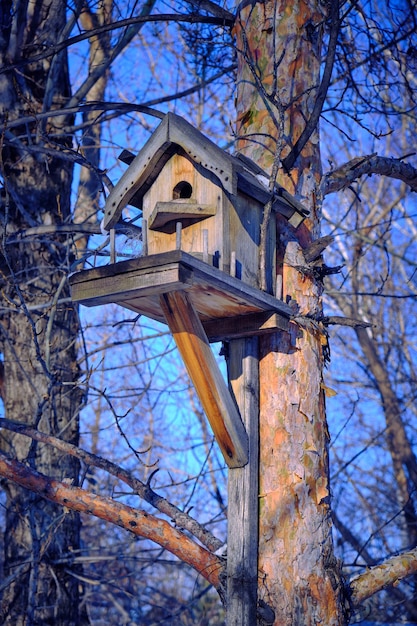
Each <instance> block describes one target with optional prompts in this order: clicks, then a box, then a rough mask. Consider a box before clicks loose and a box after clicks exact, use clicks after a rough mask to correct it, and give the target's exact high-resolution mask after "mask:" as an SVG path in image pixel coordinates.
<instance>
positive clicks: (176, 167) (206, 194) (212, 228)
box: [143, 154, 228, 269]
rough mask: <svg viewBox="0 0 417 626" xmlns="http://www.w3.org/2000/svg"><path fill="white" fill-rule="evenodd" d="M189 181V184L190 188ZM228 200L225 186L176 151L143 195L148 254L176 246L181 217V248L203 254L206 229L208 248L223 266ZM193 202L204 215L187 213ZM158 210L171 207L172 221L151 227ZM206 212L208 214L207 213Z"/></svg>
mask: <svg viewBox="0 0 417 626" xmlns="http://www.w3.org/2000/svg"><path fill="white" fill-rule="evenodd" d="M187 183H188V185H190V187H188V188H187V186H186V184H187ZM178 196H180V197H178ZM181 196H185V197H181ZM225 200H226V198H225V196H224V194H223V191H222V189H221V188H220V187H219V186H218V185H216V184H215V183H213V182H212V181H211V180H210V179H209V178H207V177H205V176H203V175H202V174H201V173H200V172H199V171H198V170H197V169H196V167H195V165H194V163H192V162H191V161H190V160H189V159H188V158H186V157H184V156H182V155H180V154H174V156H172V157H171V158H170V159H169V161H168V162H167V163H166V164H165V165H164V167H163V168H162V170H161V172H160V173H159V176H158V177H157V179H156V180H155V182H154V183H153V185H152V186H151V187H150V189H149V190H148V191H147V193H146V194H145V196H144V198H143V218H144V220H146V221H147V224H148V232H147V243H148V254H158V253H161V252H168V251H171V250H175V249H176V244H177V238H176V232H175V223H176V222H177V221H180V222H181V223H182V232H181V250H183V251H184V252H188V253H189V254H193V255H195V256H198V257H200V258H202V255H203V252H204V234H203V232H204V231H207V235H206V236H207V243H208V248H207V252H208V254H209V255H212V256H213V257H215V258H216V259H218V266H219V267H220V269H224V268H223V264H224V263H225V261H226V258H225V255H226V254H227V248H228V246H227V245H226V247H225V245H224V244H225V242H227V236H226V233H225V212H226V213H227V210H228V208H227V207H225V206H224V204H225V203H224V201H225ZM190 206H193V207H195V206H197V207H198V208H200V209H201V218H196V217H192V218H190V219H188V218H187V217H186V215H187V211H188V210H189V207H190ZM161 207H162V208H161ZM181 207H183V212H182V211H181ZM158 211H159V212H161V211H168V212H169V211H172V221H171V222H169V221H166V225H165V226H164V227H162V228H158V227H157V228H156V229H155V228H153V227H152V220H153V219H154V218H155V213H156V212H158ZM205 213H207V214H209V216H208V217H205ZM210 214H211V215H210ZM165 216H166V213H165ZM165 220H167V218H166V217H165Z"/></svg>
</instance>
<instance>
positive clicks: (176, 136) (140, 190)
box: [103, 113, 306, 293]
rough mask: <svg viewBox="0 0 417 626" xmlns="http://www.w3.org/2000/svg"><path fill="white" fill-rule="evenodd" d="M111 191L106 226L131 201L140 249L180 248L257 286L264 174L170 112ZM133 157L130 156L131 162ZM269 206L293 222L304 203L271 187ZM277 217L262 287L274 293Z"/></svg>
mask: <svg viewBox="0 0 417 626" xmlns="http://www.w3.org/2000/svg"><path fill="white" fill-rule="evenodd" d="M122 158H124V159H125V160H127V161H130V164H129V167H128V169H127V171H126V172H125V173H124V175H123V176H122V178H121V179H120V181H119V182H118V184H117V185H116V186H115V187H114V189H113V190H112V191H111V193H110V195H109V197H108V199H107V202H106V207H105V215H104V219H103V226H104V228H105V229H106V230H108V229H110V228H112V227H114V226H115V225H116V223H117V221H118V220H119V219H120V216H121V212H122V210H123V208H124V207H125V206H126V205H127V204H130V205H132V206H134V207H136V208H138V209H140V210H141V211H142V214H143V222H142V224H143V225H142V237H143V245H144V253H145V254H148V255H152V254H161V253H164V252H169V251H172V250H176V249H177V250H178V249H180V250H182V251H183V252H186V253H188V254H191V255H192V256H193V257H195V258H198V259H200V260H202V261H204V262H206V263H208V264H209V265H211V266H212V267H216V268H219V269H220V270H222V271H223V272H226V273H227V274H229V275H231V276H234V277H236V278H238V279H239V280H242V281H243V282H244V283H246V284H248V285H252V286H253V287H257V286H258V271H259V251H260V231H261V223H262V219H263V210H264V206H265V204H266V203H267V202H268V200H269V199H270V197H271V193H270V192H269V191H268V179H267V178H266V175H265V173H264V172H263V171H262V170H261V169H260V168H258V167H257V166H256V165H255V164H254V163H252V162H251V161H249V159H244V158H242V157H233V156H231V155H229V154H228V153H226V152H224V151H223V150H221V149H220V148H219V147H218V146H216V145H215V144H214V143H212V142H211V141H210V140H209V139H208V138H207V137H205V136H204V135H203V134H202V133H200V132H199V131H198V130H197V129H195V128H194V127H193V126H191V125H190V124H189V123H188V122H186V121H185V120H184V119H182V118H181V117H178V116H177V115H174V114H172V113H168V114H167V115H166V116H165V118H164V120H163V122H162V123H161V124H160V126H159V127H158V128H157V130H156V131H155V133H154V134H153V135H152V136H151V138H150V139H149V141H148V142H147V143H146V145H145V146H144V147H143V148H142V150H141V151H140V152H139V154H138V155H137V156H136V157H135V158H133V157H131V158H129V155H127V156H126V155H125V156H124V157H123V155H122ZM131 159H133V160H131ZM273 210H274V211H278V212H279V213H281V214H283V215H284V216H285V217H286V218H287V219H288V220H289V222H290V223H291V224H292V225H294V226H298V225H299V224H300V223H301V222H302V220H303V219H304V218H305V216H306V210H305V209H304V207H303V206H302V205H301V204H300V203H299V202H298V201H297V200H296V199H295V198H293V197H292V196H291V195H290V194H288V192H286V191H285V190H284V189H282V188H280V187H276V189H275V191H274V193H273ZM275 231H276V228H275V220H270V224H269V225H268V236H267V241H266V250H265V258H266V264H265V265H266V267H267V270H268V271H267V277H266V284H267V291H268V292H269V293H273V292H274V283H275V274H276V272H275V267H276V264H275V250H276V241H275V236H276V235H275Z"/></svg>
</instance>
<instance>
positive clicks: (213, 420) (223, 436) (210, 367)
mask: <svg viewBox="0 0 417 626" xmlns="http://www.w3.org/2000/svg"><path fill="white" fill-rule="evenodd" d="M160 303H161V308H162V311H163V313H164V315H165V319H166V321H167V324H168V326H169V329H170V331H171V333H172V335H173V337H174V340H175V343H176V344H177V347H178V350H179V351H180V354H181V356H182V358H183V361H184V363H185V366H186V368H187V371H188V374H189V376H190V378H191V380H192V382H193V384H194V387H195V389H196V392H197V394H198V397H199V398H200V402H201V404H202V406H203V409H204V411H205V413H206V415H207V418H208V420H209V422H210V425H211V428H212V430H213V433H214V436H215V438H216V441H217V443H218V445H219V447H220V450H221V451H222V454H223V456H224V459H225V461H226V463H227V465H228V466H229V467H243V466H244V465H246V463H247V462H248V437H247V434H246V430H245V427H244V425H243V423H242V420H241V418H240V415H239V411H238V409H237V407H236V404H235V402H234V400H233V398H232V396H231V394H230V392H229V389H228V387H227V384H226V382H225V380H224V378H223V376H222V373H221V372H220V369H219V366H218V364H217V362H216V359H215V358H214V355H213V353H212V351H211V348H210V344H209V341H208V339H207V335H206V333H205V331H204V328H203V326H202V324H201V321H200V318H199V316H198V313H197V312H196V310H195V308H194V306H193V303H192V302H191V300H190V298H189V297H188V295H187V293H186V292H185V291H182V290H180V291H171V292H168V293H164V294H162V295H161V296H160Z"/></svg>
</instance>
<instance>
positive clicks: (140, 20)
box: [0, 13, 234, 74]
mask: <svg viewBox="0 0 417 626" xmlns="http://www.w3.org/2000/svg"><path fill="white" fill-rule="evenodd" d="M233 21H234V20H231V21H228V20H227V19H225V18H224V17H222V18H219V17H215V16H210V15H209V16H207V15H196V14H190V15H181V14H178V13H159V14H154V15H145V16H143V15H139V16H136V17H129V18H126V19H124V20H119V21H118V22H112V23H111V24H104V25H103V26H99V27H97V28H94V29H92V30H88V31H86V32H84V33H81V34H80V35H76V36H74V37H70V38H69V39H67V40H66V41H62V42H60V43H58V44H55V45H53V46H48V49H47V50H45V51H43V52H41V53H40V54H36V55H33V56H32V57H26V58H24V59H21V60H19V61H18V62H16V63H10V64H9V65H4V66H3V67H2V68H0V74H3V73H5V72H9V71H10V70H13V69H16V68H18V67H22V66H24V65H28V64H29V63H35V62H37V61H41V60H42V59H46V58H48V57H51V56H53V55H54V54H57V53H58V52H60V51H61V50H64V49H65V48H69V47H70V46H72V45H74V44H76V43H79V42H80V41H85V40H86V39H90V38H91V37H93V36H97V35H101V34H102V33H106V32H109V31H112V30H117V29H119V28H126V27H128V26H132V25H135V24H144V23H146V22H186V23H189V24H213V25H215V26H216V25H217V26H229V27H231V26H233Z"/></svg>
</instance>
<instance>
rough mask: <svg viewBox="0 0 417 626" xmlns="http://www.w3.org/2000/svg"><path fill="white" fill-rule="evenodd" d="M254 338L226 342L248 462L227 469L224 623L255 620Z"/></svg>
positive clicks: (242, 624) (242, 625)
mask: <svg viewBox="0 0 417 626" xmlns="http://www.w3.org/2000/svg"><path fill="white" fill-rule="evenodd" d="M258 370H259V364H258V339H257V337H252V338H250V339H240V340H235V341H232V342H230V344H229V359H228V374H229V381H230V384H231V387H232V389H233V393H234V396H235V399H236V402H237V404H238V406H239V409H240V414H241V416H242V419H243V422H244V424H245V426H246V432H247V434H248V440H249V462H248V464H247V465H245V467H242V468H237V469H233V470H230V471H229V477H228V509H227V510H228V513H227V519H228V531H227V626H254V625H255V624H256V623H257V620H256V610H257V582H258V500H259V497H258V445H259V444H258V440H259V434H258V433H259V424H258V421H259V374H258Z"/></svg>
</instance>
